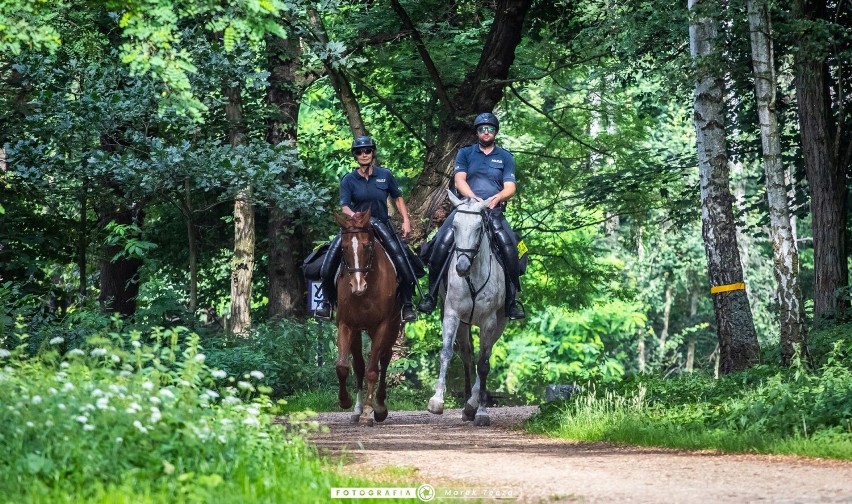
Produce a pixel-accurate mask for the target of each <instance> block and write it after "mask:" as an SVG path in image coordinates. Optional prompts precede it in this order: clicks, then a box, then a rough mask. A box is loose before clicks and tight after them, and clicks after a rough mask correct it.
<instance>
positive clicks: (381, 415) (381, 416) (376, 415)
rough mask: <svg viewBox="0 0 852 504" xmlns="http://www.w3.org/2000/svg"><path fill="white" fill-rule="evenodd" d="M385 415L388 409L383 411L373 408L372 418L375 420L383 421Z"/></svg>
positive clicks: (386, 415)
mask: <svg viewBox="0 0 852 504" xmlns="http://www.w3.org/2000/svg"><path fill="white" fill-rule="evenodd" d="M387 417H388V410H384V411H379V410H374V411H373V418H375V419H376V421H377V422H384V421H385V419H386V418H387Z"/></svg>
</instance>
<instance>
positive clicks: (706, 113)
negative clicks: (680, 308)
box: [688, 0, 759, 374]
mask: <svg viewBox="0 0 852 504" xmlns="http://www.w3.org/2000/svg"><path fill="white" fill-rule="evenodd" d="M688 7H689V10H690V11H691V12H692V13H693V14H694V16H693V17H692V18H691V20H690V24H689V40H690V50H691V53H692V58H693V61H694V65H695V72H696V73H695V96H694V112H695V116H694V119H695V132H696V137H697V146H698V166H699V171H700V186H701V222H702V235H703V237H704V249H705V251H706V253H707V265H708V272H709V277H710V285H711V288H713V289H712V290H711V293H712V296H713V308H714V313H715V315H716V331H717V336H718V338H719V351H720V356H719V359H720V372H721V373H722V374H727V373H731V372H734V371H739V370H743V369H747V368H749V367H751V366H753V365H754V364H755V363H757V362H758V358H759V346H758V343H757V334H756V333H755V329H754V322H753V320H752V314H751V307H750V306H749V302H748V297H747V296H746V292H745V288H744V286H743V269H742V263H741V261H740V255H739V250H738V249H737V234H736V227H735V224H734V215H733V208H732V206H733V205H732V204H733V196H732V195H731V190H730V186H729V184H730V181H729V168H728V155H727V146H726V139H725V126H724V124H725V113H724V83H723V79H722V77H721V75H720V71H719V70H718V69H717V68H716V65H714V64H713V62H712V59H713V55H714V54H715V53H716V49H715V48H714V42H715V39H716V36H717V23H718V21H717V16H718V7H719V5H718V1H717V0H688Z"/></svg>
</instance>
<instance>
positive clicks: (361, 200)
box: [314, 136, 419, 322]
mask: <svg viewBox="0 0 852 504" xmlns="http://www.w3.org/2000/svg"><path fill="white" fill-rule="evenodd" d="M351 151H352V156H353V157H354V158H355V161H356V162H357V163H358V167H357V168H355V169H354V170H352V171H351V172H349V173H347V174H346V175H345V176H344V177H343V178H342V179H341V180H340V206H341V208H342V211H343V213H344V214H346V215H348V216H350V217H351V216H352V215H353V214H355V212H363V211H366V210H367V209H368V208H370V209H371V216H372V218H371V219H370V221H371V224H372V225H373V229H374V230H375V232H376V236H377V237H378V239H379V240H380V241H381V243H382V245H383V246H384V248H385V250H386V251H387V252H388V255H390V258H391V261H393V264H394V266H395V267H396V272H397V278H398V279H399V286H398V294H399V296H400V299H402V320H404V321H405V322H413V321H414V320H417V313H416V312H415V311H414V308H413V306H412V304H411V298H412V296H413V295H414V285H415V282H416V281H417V277H416V276H415V272H414V271H413V268H412V266H411V264H412V261H419V259H418V258H416V257H415V256H414V254H413V253H412V252H410V250H409V249H408V247H407V246H406V245H404V244H402V242H401V241H400V240H399V238H398V237H397V236H396V233H395V231H393V227H392V225H391V223H390V218H389V216H388V203H387V200H388V196H390V197H391V198H393V201H394V204H395V205H396V208H397V210H398V211H399V213H400V215H402V236H403V237H405V236H408V233H410V232H411V222H410V221H409V218H408V207H406V206H405V200H404V199H403V198H402V191H401V190H400V188H399V184H398V183H397V181H396V178H395V177H394V176H393V173H392V172H391V171H390V170H388V169H387V168H384V167H382V166H380V165H379V163H378V160H377V158H376V142H375V140H373V138H372V137H370V136H359V137H356V138H355V140H353V141H352V149H351ZM340 239H341V235H340V234H339V233H338V235H337V236H336V237H335V238H334V240H333V241H332V242H331V245H330V246H329V249H328V252H327V253H326V256H325V259H324V260H323V263H322V269H321V271H320V274H321V276H322V283H321V288H322V292H323V297H324V298H325V299H324V301H323V302H322V305H321V306H320V307H319V309H317V311H316V312H315V313H314V316H315V317H317V318H319V319H324V320H330V319H331V310H332V304H333V303H334V302H336V299H337V288H336V287H335V277H336V276H337V270H338V268H339V267H340V259H341V246H340Z"/></svg>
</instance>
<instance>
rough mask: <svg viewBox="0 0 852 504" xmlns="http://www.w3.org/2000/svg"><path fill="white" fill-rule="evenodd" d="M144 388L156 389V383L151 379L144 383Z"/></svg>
mask: <svg viewBox="0 0 852 504" xmlns="http://www.w3.org/2000/svg"><path fill="white" fill-rule="evenodd" d="M142 389H143V390H148V391H151V390H154V384H153V383H151V382H150V381H146V382H144V383H143V384H142Z"/></svg>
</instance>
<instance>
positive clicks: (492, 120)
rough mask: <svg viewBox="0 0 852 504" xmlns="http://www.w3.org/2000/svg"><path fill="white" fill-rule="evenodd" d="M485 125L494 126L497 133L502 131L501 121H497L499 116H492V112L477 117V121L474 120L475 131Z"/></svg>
mask: <svg viewBox="0 0 852 504" xmlns="http://www.w3.org/2000/svg"><path fill="white" fill-rule="evenodd" d="M483 124H488V125H490V126H494V127H495V128H497V131H500V121H499V120H498V119H497V116H496V115H494V114H492V113H491V112H483V113H481V114H479V115H478V116H476V119H474V120H473V127H474V129H475V128H478V127H479V126H481V125H483Z"/></svg>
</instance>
